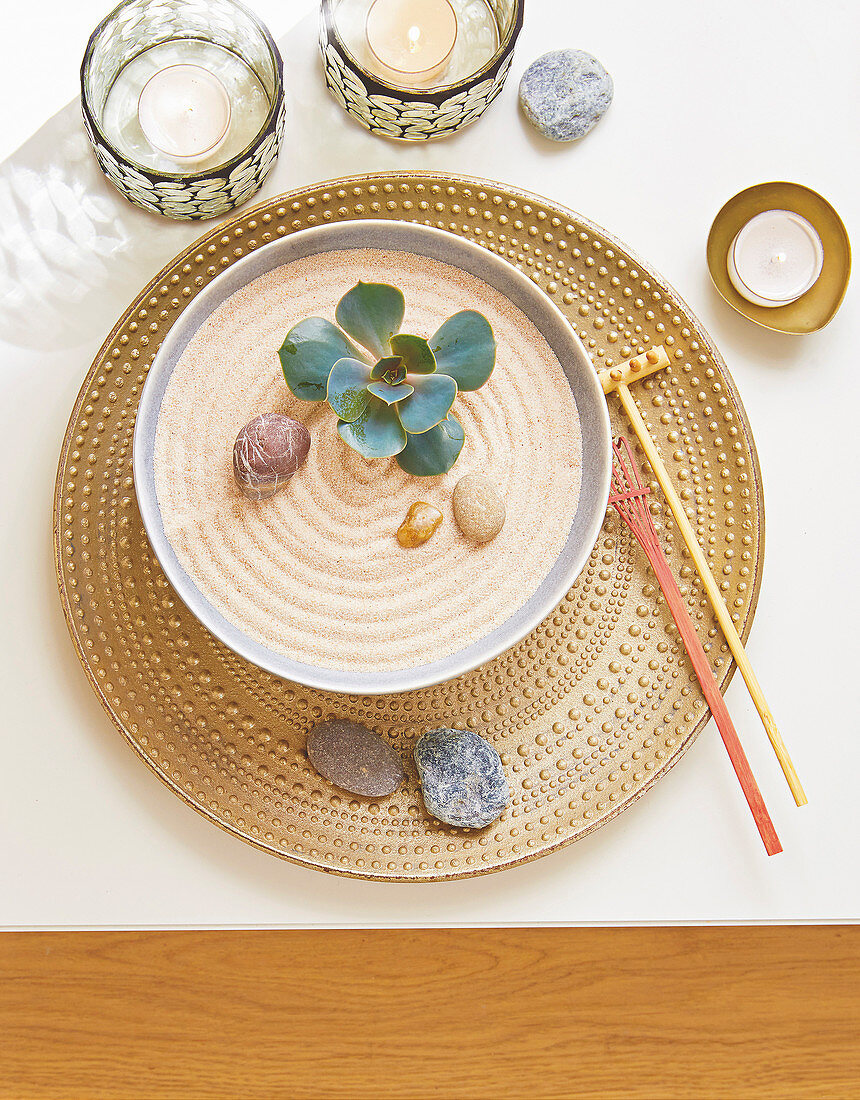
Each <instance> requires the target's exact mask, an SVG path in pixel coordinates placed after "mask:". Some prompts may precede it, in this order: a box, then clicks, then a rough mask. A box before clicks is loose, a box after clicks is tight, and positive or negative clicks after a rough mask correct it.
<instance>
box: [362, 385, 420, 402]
mask: <svg viewBox="0 0 860 1100" xmlns="http://www.w3.org/2000/svg"><path fill="white" fill-rule="evenodd" d="M367 389H368V391H369V392H370V393H372V394H373V396H374V397H378V398H379V400H380V401H384V402H385V404H386V405H396V404H397V402H398V401H405V400H406V398H407V397H409V396H410V395H411V394H412V393H413V387H412V386H410V385H409V383H408V382H398V384H397V385H396V386H392V385H390V384H389V383H388V382H370V383H369V384H368V387H367Z"/></svg>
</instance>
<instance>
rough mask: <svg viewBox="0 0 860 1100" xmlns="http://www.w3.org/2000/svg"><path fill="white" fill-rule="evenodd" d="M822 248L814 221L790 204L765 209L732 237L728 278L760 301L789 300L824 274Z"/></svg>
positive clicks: (782, 303) (759, 303) (778, 303)
mask: <svg viewBox="0 0 860 1100" xmlns="http://www.w3.org/2000/svg"><path fill="white" fill-rule="evenodd" d="M823 265H824V248H823V247H822V244H821V238H820V237H819V236H818V234H817V233H816V232H815V229H814V228H813V226H812V225H811V224H810V223H809V222H808V221H807V220H806V218H802V217H801V216H800V214H795V213H794V211H792V210H765V211H764V212H763V213H761V214H757V215H756V216H755V217H754V218H751V219H750V220H749V221H748V222H747V223H746V225H745V226H744V227H743V228H742V229H741V230H740V232H739V233H738V235H737V236H736V237H735V239H734V241H733V242H732V246H731V248H730V249H729V254H728V258H727V267H728V273H729V278H730V279H731V281H732V285H733V286H734V288H735V290H737V292H738V293H739V294H742V295H743V297H744V298H746V299H747V301H749V302H752V303H753V304H754V305H757V306H767V307H777V306H785V305H788V304H789V303H791V302H795V301H797V299H798V298H799V297H800V296H801V295H802V294H805V293H806V292H807V290H809V289H810V287H811V286H812V285H813V283H815V281H816V279H817V278H818V276H819V275H820V274H821V269H822V267H823Z"/></svg>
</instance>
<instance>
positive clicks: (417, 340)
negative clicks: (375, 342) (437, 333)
mask: <svg viewBox="0 0 860 1100" xmlns="http://www.w3.org/2000/svg"><path fill="white" fill-rule="evenodd" d="M388 343H389V346H390V347H391V350H392V351H393V352H394V354H395V355H399V356H400V357H401V358H402V359H403V363H404V365H405V367H406V370H407V371H408V372H409V373H410V374H432V373H433V371H435V370H436V360H435V358H434V357H433V352H432V351H431V350H430V345H429V344H428V343H427V341H426V340H425V339H424V337H423V336H410V335H408V333H405V332H398V333H395V334H394V336H392V337H391V339H390V340H389V341H388Z"/></svg>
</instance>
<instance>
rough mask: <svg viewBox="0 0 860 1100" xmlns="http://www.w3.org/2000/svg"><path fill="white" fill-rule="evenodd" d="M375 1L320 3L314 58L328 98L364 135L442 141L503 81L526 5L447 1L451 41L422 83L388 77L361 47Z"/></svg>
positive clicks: (366, 46)
mask: <svg viewBox="0 0 860 1100" xmlns="http://www.w3.org/2000/svg"><path fill="white" fill-rule="evenodd" d="M373 4H374V0H322V8H321V19H320V50H321V51H322V58H323V66H324V69H325V79H326V84H327V85H328V88H329V91H330V92H331V94H332V95H333V96H334V98H335V99H336V100H337V101H338V103H340V105H341V106H342V107H343V108H344V110H345V111H347V112H348V113H349V114H350V115H352V117H353V118H355V119H357V121H358V122H360V123H361V124H362V126H365V127H366V128H367V129H368V130H370V131H372V132H373V133H375V134H380V135H382V136H383V137H389V138H392V139H395V140H401V141H428V140H432V139H435V138H441V137H446V136H447V135H448V134H453V133H455V132H456V131H457V130H460V129H462V128H463V127H464V126H468V125H469V124H470V123H471V122H474V121H475V119H477V118H479V117H480V115H481V114H483V112H484V111H485V110H486V108H487V107H488V106H489V105H490V103H492V102H493V100H494V99H495V98H496V96H497V95H498V94H499V92H500V91H501V90H502V86H503V85H504V83H505V78H506V77H507V75H508V70H509V69H510V67H511V61H512V60H513V54H514V46H515V45H516V41H517V37H518V35H519V33H520V29H521V28H522V23H523V6H524V0H451V7H453V8H454V11H455V15H456V17H457V41H456V43H455V47H454V49H453V51H452V54H451V57H450V61H449V62H448V63H447V65H446V66H445V68H444V70H443V71H442V72H434V74H433V75H432V77H431V78H430V79H428V80H425V81H424V82H423V83H421V82H420V81H419V80H417V79H416V80H410V79H404V78H403V77H398V76H397V75H396V74H393V73H392V72H391V71H390V70H388V71H386V68H385V66H382V65H380V64H379V59H378V57H377V56H376V51H375V50H374V49H373V48H372V47H371V45H370V43H369V42H368V40H367V36H366V28H367V25H368V23H367V20H368V17H369V13H370V9H371V7H372V6H373Z"/></svg>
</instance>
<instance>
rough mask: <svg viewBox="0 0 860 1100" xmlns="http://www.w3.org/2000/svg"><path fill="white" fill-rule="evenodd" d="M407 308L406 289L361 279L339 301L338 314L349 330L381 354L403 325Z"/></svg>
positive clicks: (379, 355) (354, 337)
mask: <svg viewBox="0 0 860 1100" xmlns="http://www.w3.org/2000/svg"><path fill="white" fill-rule="evenodd" d="M405 309H406V305H405V302H404V299H403V291H402V290H400V289H399V288H398V287H396V286H389V285H388V283H362V282H358V283H356V284H355V286H354V287H353V288H352V290H348V291H347V292H346V294H344V296H343V297H342V298H341V300H340V301H339V302H338V303H337V308H336V309H335V312H334V316H335V320H336V321H337V323H338V324H339V325H340V327H341V328H342V329H343V330H344V331H345V332H348V333H349V335H350V336H351V337H352V338H353V339H354V340H357V341H358V342H359V343H360V344H361V345H362V346H363V347H365V348H367V350H368V351H371V352H373V354H374V355H375V356H377V358H379V357H381V356H383V355H385V354H386V352H387V350H388V341H389V340H390V339H391V337H392V335H393V334H394V333H395V332H397V331H398V329H399V328H400V325H401V324H402V322H403V314H404V312H405Z"/></svg>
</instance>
